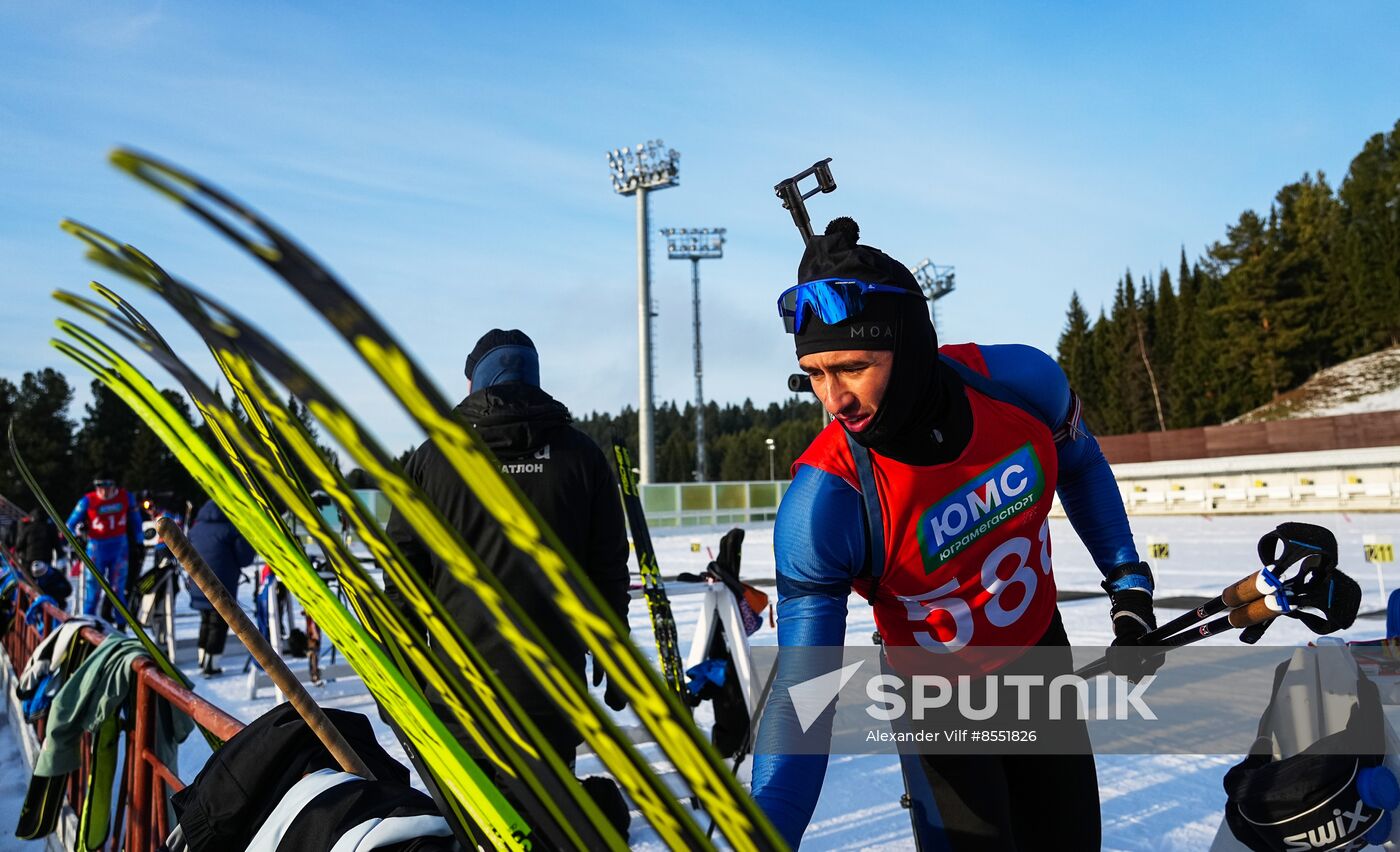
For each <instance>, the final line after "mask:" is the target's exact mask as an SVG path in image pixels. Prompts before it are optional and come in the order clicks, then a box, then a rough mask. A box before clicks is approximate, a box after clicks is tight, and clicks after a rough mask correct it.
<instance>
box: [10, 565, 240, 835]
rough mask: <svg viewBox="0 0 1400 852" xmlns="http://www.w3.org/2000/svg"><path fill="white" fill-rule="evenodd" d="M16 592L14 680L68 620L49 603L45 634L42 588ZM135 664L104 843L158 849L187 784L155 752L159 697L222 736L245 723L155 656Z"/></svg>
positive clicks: (39, 729) (74, 800)
mask: <svg viewBox="0 0 1400 852" xmlns="http://www.w3.org/2000/svg"><path fill="white" fill-rule="evenodd" d="M15 595H16V597H15V600H14V606H15V617H14V618H13V619H12V620H11V622H10V627H9V629H8V630H6V631H5V633H4V635H3V640H2V641H3V645H4V648H5V653H6V654H7V655H8V656H9V664H10V666H11V668H12V669H13V671H14V673H15V677H14V678H13V679H14V680H17V679H18V674H19V672H22V671H23V670H24V667H25V665H26V664H27V663H28V661H29V657H30V655H32V654H33V653H34V649H35V647H37V646H38V644H39V642H40V640H41V639H42V637H43V636H47V635H48V634H49V631H50V630H52V629H53V628H54V627H55V626H57V625H58V624H59V623H61V622H63V621H65V620H67V617H68V616H67V614H66V613H64V612H63V611H61V610H59V609H58V608H56V607H54V606H51V605H49V604H48V603H45V604H43V605H42V607H41V610H42V616H41V621H42V623H43V633H42V634H41V633H40V632H39V630H38V629H37V628H36V627H35V626H33V625H30V624H27V623H26V622H25V618H24V614H25V612H26V611H27V610H28V609H29V606H30V604H31V603H32V602H33V600H34V599H35V598H36V597H37V593H36V592H35V591H34V590H33V589H32V588H30V587H28V586H26V585H25V584H23V583H21V584H20V585H19V587H18V591H17V592H16V593H15ZM80 636H81V638H82V639H83V640H84V641H87V642H91V643H92V644H94V645H96V644H100V643H101V642H102V639H103V638H104V637H103V634H102V633H100V632H98V631H97V630H94V629H92V628H90V627H85V628H83V629H82V632H81V633H80ZM131 667H132V670H133V671H134V672H135V675H136V677H135V679H134V683H133V686H132V688H133V689H134V690H135V691H136V700H135V703H134V706H135V714H134V718H133V719H132V720H131V721H132V727H131V730H128V731H125V732H124V734H125V736H126V749H125V752H124V758H123V767H122V774H121V780H120V786H119V787H118V789H117V790H116V791H115V794H116V795H115V797H114V798H115V800H116V813H115V815H114V816H113V818H112V832H111V835H110V837H109V839H108V841H107V844H106V845H105V847H104V848H108V849H112V850H116V849H126V850H128V852H154V850H155V849H156V847H157V846H159V845H160V843H161V841H163V840H164V839H165V837H166V835H167V834H169V833H170V808H169V804H168V803H169V800H170V796H171V795H172V794H174V793H176V792H179V791H180V790H182V789H183V788H184V786H185V784H184V782H183V781H181V780H180V777H179V774H178V767H171V766H167V765H165V764H164V763H163V762H161V760H160V758H159V757H157V755H156V753H155V730H156V721H155V712H156V703H157V702H156V699H157V698H158V697H159V698H164V699H165V700H166V701H167V702H169V703H170V705H171V706H172V707H174V708H175V709H176V710H179V711H181V712H183V713H185V714H187V715H188V716H189V717H190V718H191V719H193V720H194V722H195V724H196V725H198V726H200V727H202V728H204V729H205V730H207V731H209V732H210V733H212V734H213V735H214V736H216V737H218V738H219V739H221V740H228V739H229V738H231V737H232V736H233V735H234V734H236V733H238V732H239V731H240V730H242V729H243V723H242V722H240V721H238V720H237V719H235V718H234V717H232V716H230V715H229V714H227V713H225V712H224V711H223V710H220V709H219V708H218V707H215V706H214V705H213V704H210V703H209V702H208V701H205V700H204V699H203V698H200V697H199V696H198V695H195V694H194V693H193V692H191V691H190V690H188V689H185V688H184V687H183V686H181V685H180V683H179V682H178V681H176V680H174V679H173V678H171V677H169V676H167V675H165V674H162V673H161V671H160V670H159V669H158V668H157V667H156V664H155V663H154V662H153V661H152V660H151V659H150V658H149V657H140V658H138V659H137V660H136V661H135V662H133V663H132V666H131ZM14 722H15V724H17V725H23V724H25V722H24V720H23V719H15V720H14ZM36 733H37V734H38V736H39V738H40V740H42V739H43V736H44V730H43V722H42V721H41V722H40V723H39V724H38V725H36ZM90 738H91V735H90V734H84V735H83V748H82V755H83V756H82V765H81V766H80V767H79V769H78V771H76V772H74V773H72V774H71V775H70V776H69V778H68V784H67V790H68V802H69V804H70V805H71V806H72V808H73V810H74V812H75V813H80V812H81V811H82V806H83V799H84V797H85V796H86V794H87V790H86V788H85V787H84V785H85V784H86V783H87V779H88V757H87V756H88V754H89V752H90V748H89V747H90ZM123 840H124V841H125V842H122V841H123Z"/></svg>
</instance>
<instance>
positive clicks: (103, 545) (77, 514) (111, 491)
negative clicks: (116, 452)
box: [68, 475, 141, 622]
mask: <svg viewBox="0 0 1400 852" xmlns="http://www.w3.org/2000/svg"><path fill="white" fill-rule="evenodd" d="M92 486H93V490H92V491H89V492H88V493H86V494H84V495H83V496H82V498H81V499H79V500H78V505H76V506H74V507H73V511H72V513H71V514H69V515H68V529H70V530H72V531H73V532H74V534H76V533H77V532H78V527H79V525H82V527H83V528H84V530H85V532H86V535H87V539H88V544H87V552H88V556H91V557H92V561H93V562H94V563H95V564H96V565H97V570H99V571H101V572H102V576H103V577H104V578H106V580H107V582H108V583H109V584H110V585H111V586H112V589H113V591H115V592H116V593H117V595H118V596H119V597H120V598H121V599H122V603H126V570H127V565H126V557H127V536H128V534H135V535H138V536H139V535H140V534H141V510H140V509H138V508H136V498H135V497H133V496H132V495H131V494H129V493H128V492H127V491H126V489H124V488H121V487H119V486H118V485H117V481H116V480H115V479H113V478H112V477H110V476H104V475H98V476H96V477H94V478H93V481H92ZM101 599H102V587H101V586H99V585H97V583H96V582H95V581H94V580H92V579H91V578H89V579H88V580H87V582H85V583H84V584H83V614H84V615H96V614H97V605H98V602H99V601H101ZM113 618H114V619H115V620H116V621H118V622H120V620H121V617H120V616H118V615H116V614H115V613H113Z"/></svg>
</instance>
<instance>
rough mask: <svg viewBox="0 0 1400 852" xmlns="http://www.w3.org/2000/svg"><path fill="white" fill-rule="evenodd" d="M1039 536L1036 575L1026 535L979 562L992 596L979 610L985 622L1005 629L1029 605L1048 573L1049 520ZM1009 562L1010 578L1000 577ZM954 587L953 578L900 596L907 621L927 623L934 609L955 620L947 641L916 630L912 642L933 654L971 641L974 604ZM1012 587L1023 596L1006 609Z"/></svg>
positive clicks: (1031, 544)
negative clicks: (1037, 587) (1018, 590)
mask: <svg viewBox="0 0 1400 852" xmlns="http://www.w3.org/2000/svg"><path fill="white" fill-rule="evenodd" d="M1037 539H1038V541H1037V542H1035V543H1034V544H1039V545H1040V548H1039V550H1040V552H1039V553H1038V554H1037V556H1039V559H1038V560H1037V561H1039V563H1040V572H1039V574H1037V573H1036V570H1035V568H1033V567H1032V566H1031V564H1030V556H1031V550H1032V547H1033V543H1032V542H1031V540H1030V539H1029V538H1027V537H1025V536H1017V537H1016V538H1011V539H1007V540H1006V541H1004V542H1002V543H1001V544H1000V545H998V546H997V547H996V549H995V550H993V551H992V552H991V553H989V554H987V558H986V559H984V560H983V561H982V568H981V571H980V579H981V583H982V588H983V589H985V590H986V591H987V593H989V594H990V595H991V598H990V599H989V600H988V601H987V603H986V605H985V606H984V607H983V609H982V612H983V613H984V614H985V615H986V617H987V622H988V623H989V624H991V625H992V626H993V627H997V628H1004V627H1010V626H1011V625H1012V624H1015V623H1016V620H1017V619H1019V618H1020V617H1021V616H1022V615H1023V614H1024V613H1025V611H1026V608H1027V607H1029V606H1030V605H1031V599H1032V598H1033V597H1034V596H1035V590H1036V586H1037V585H1038V584H1039V582H1040V575H1041V574H1049V573H1050V521H1049V519H1048V518H1047V519H1046V521H1045V523H1043V524H1041V526H1040V534H1039V535H1038V536H1037ZM1009 560H1014V562H1015V567H1014V568H1013V569H1012V570H1011V576H1010V577H1007V578H1006V579H1002V578H1001V576H1000V569H1001V567H1002V565H1003V564H1005V563H1006V562H1007V561H1009ZM958 585H959V583H958V581H957V579H952V580H949V581H948V582H946V583H944V584H943V585H941V586H939V587H938V588H936V589H934V590H933V591H931V592H924V593H922V594H918V595H899V600H900V601H901V602H903V603H904V607H905V611H906V612H907V614H908V616H909V620H910V621H913V622H917V623H919V624H922V625H924V626H925V627H927V625H928V622H929V619H930V618H931V617H932V616H933V613H934V612H945V613H947V614H948V616H949V618H951V619H952V621H953V636H952V637H951V638H949V639H946V640H940V639H938V638H936V637H935V636H934V635H933V632H932V631H931V630H927V629H925V630H915V631H914V641H916V642H918V643H919V645H920V647H923V648H925V649H927V650H929V651H933V652H934V653H937V654H951V653H954V652H956V651H960V650H962V649H963V648H965V647H967V644H968V643H969V642H971V641H972V634H973V631H974V629H975V628H976V623H975V622H974V621H973V619H972V607H971V606H970V605H969V604H968V602H967V601H965V600H963V599H962V598H961V597H958V596H957V595H956V592H957V591H958ZM1014 586H1022V587H1024V589H1025V592H1024V594H1022V595H1021V599H1020V602H1019V603H1017V604H1016V605H1015V606H1014V607H1011V608H1009V609H1008V608H1007V607H1006V605H1005V600H1004V597H1005V594H1006V590H1007V589H1010V588H1012V587H1014Z"/></svg>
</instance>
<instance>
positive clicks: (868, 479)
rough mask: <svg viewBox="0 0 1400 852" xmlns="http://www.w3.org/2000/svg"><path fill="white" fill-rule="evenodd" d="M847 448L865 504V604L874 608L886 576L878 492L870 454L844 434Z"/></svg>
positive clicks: (853, 439)
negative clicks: (867, 584)
mask: <svg viewBox="0 0 1400 852" xmlns="http://www.w3.org/2000/svg"><path fill="white" fill-rule="evenodd" d="M846 445H847V446H848V447H850V448H851V458H852V459H853V460H854V461H855V463H856V476H858V477H859V478H860V496H861V500H862V501H863V502H864V503H865V526H866V532H867V533H868V535H867V536H866V537H865V541H866V546H867V549H866V564H867V565H869V566H870V596H869V597H868V598H867V600H868V601H869V602H870V605H871V606H874V605H875V593H876V592H877V591H879V588H880V576H881V575H882V574H884V573H885V520H884V515H883V514H882V513H881V511H880V492H879V491H878V490H876V488H875V467H874V465H873V464H872V463H871V461H870V451H869V450H867V449H866V448H865V447H862V446H861V445H860V444H859V443H857V442H856V439H855V438H854V437H852V436H851V433H850V432H847V433H846Z"/></svg>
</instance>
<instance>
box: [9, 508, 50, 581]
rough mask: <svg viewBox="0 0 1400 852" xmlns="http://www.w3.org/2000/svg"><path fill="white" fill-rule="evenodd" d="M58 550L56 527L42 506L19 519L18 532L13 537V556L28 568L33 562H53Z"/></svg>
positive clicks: (46, 563) (48, 563)
mask: <svg viewBox="0 0 1400 852" xmlns="http://www.w3.org/2000/svg"><path fill="white" fill-rule="evenodd" d="M56 550H58V528H57V527H55V526H54V523H53V521H52V520H51V519H50V518H49V516H48V513H46V512H45V511H44V509H43V507H38V508H36V509H35V510H34V511H32V512H30V513H29V514H28V515H25V516H24V517H22V518H20V519H19V534H18V536H17V537H16V538H15V557H16V559H17V560H18V561H19V564H21V565H23V566H24V567H26V568H28V567H29V566H30V565H33V564H34V563H35V562H42V563H44V564H45V565H51V564H53V554H54V551H56Z"/></svg>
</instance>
